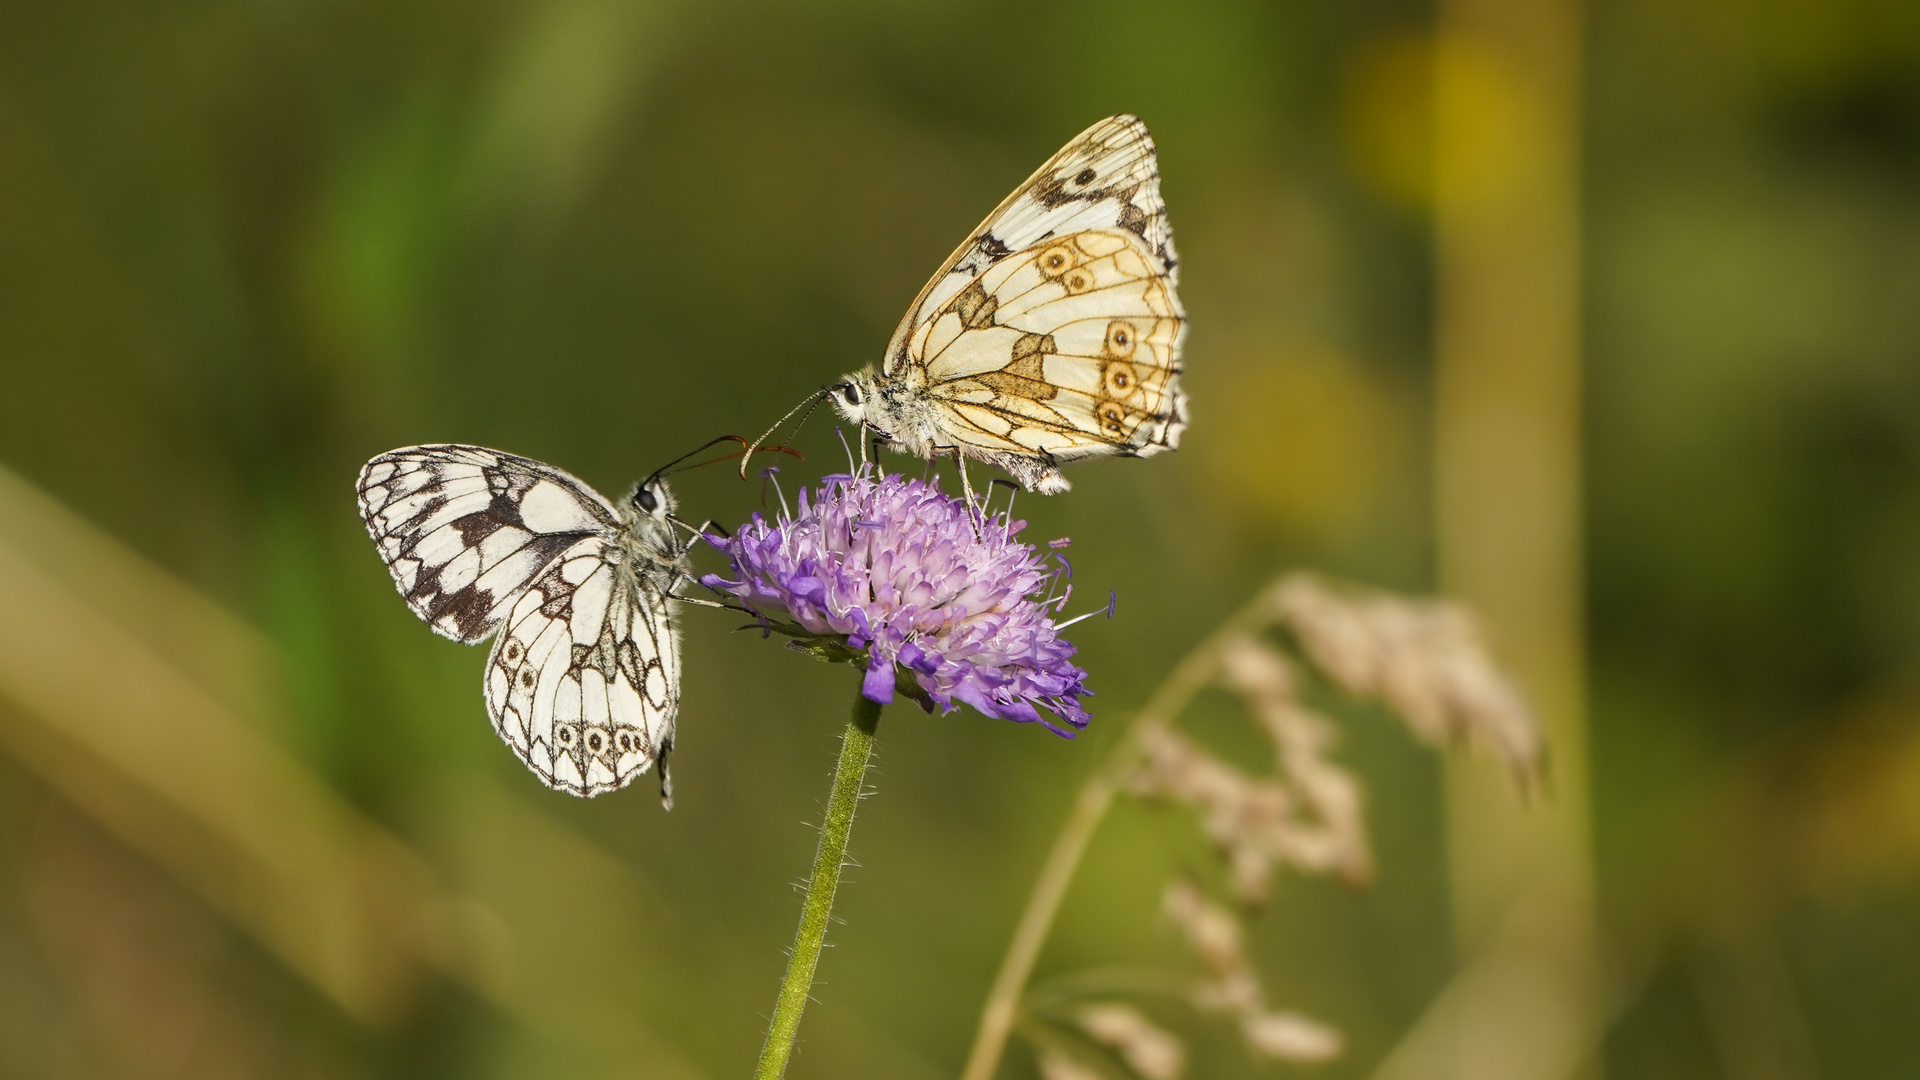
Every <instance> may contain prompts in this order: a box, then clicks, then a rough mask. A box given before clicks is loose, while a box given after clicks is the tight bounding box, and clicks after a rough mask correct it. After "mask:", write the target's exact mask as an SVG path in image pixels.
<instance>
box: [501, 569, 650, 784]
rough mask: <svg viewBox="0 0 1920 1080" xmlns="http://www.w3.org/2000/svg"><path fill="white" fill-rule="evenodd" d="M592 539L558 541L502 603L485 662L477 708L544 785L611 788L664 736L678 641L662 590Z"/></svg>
mask: <svg viewBox="0 0 1920 1080" xmlns="http://www.w3.org/2000/svg"><path fill="white" fill-rule="evenodd" d="M617 559H618V556H617V554H616V553H615V552H614V551H613V549H612V548H611V546H610V545H608V544H607V543H606V542H605V541H603V540H601V539H598V538H588V539H585V540H581V541H579V542H578V543H577V544H575V545H574V546H573V547H572V548H570V549H569V550H568V551H566V552H565V553H564V554H563V555H562V556H561V558H560V559H559V560H557V561H556V562H555V563H554V564H553V565H552V566H551V567H549V568H548V569H547V571H546V572H545V573H544V574H542V575H541V576H540V578H539V579H538V580H536V581H535V582H533V583H532V585H530V586H529V587H528V589H527V591H526V592H525V593H524V594H523V595H522V596H521V597H520V599H519V601H518V602H517V603H516V604H515V605H514V608H513V612H512V614H511V615H510V616H509V617H508V619H507V623H506V628H505V629H504V630H503V631H502V632H501V634H500V637H499V640H497V641H495V642H494V646H493V652H492V655H491V656H489V657H488V661H487V683H486V689H487V711H488V712H489V713H490V714H491V715H492V717H493V724H494V730H495V731H497V732H498V733H499V735H500V737H501V738H502V739H504V740H505V741H506V743H507V745H508V746H510V747H512V748H513V752H514V753H515V754H516V755H518V756H519V758H520V760H521V761H523V762H525V763H526V765H527V767H528V768H530V769H532V770H533V771H534V773H535V775H537V776H539V777H540V779H541V780H542V781H544V782H545V783H546V784H547V785H548V786H550V787H554V788H559V789H561V790H563V791H570V792H572V793H573V794H575V795H587V796H590V795H597V794H600V793H601V792H604V791H612V790H615V789H617V788H620V787H623V786H625V785H626V783H627V782H628V781H630V780H632V779H633V778H634V777H635V776H638V775H640V774H641V773H643V772H645V771H647V769H648V767H649V766H651V765H652V764H653V763H654V761H655V760H657V759H658V758H659V757H660V756H661V754H662V753H663V752H664V751H665V750H666V749H668V748H670V747H671V745H672V740H673V721H674V714H675V712H676V709H677V707H678V704H679V700H678V696H679V685H680V663H679V644H678V641H677V639H676V638H675V636H674V633H673V628H672V626H671V624H670V622H669V612H668V608H667V604H666V598H665V596H663V595H662V594H661V592H660V590H659V589H658V587H657V586H656V585H655V584H654V583H653V582H652V581H651V580H649V579H648V578H647V577H646V576H645V575H644V574H640V575H636V574H632V573H631V572H630V571H629V569H628V568H626V567H624V566H621V565H620V564H619V562H618V561H617Z"/></svg>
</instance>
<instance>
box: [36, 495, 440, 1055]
mask: <svg viewBox="0 0 1920 1080" xmlns="http://www.w3.org/2000/svg"><path fill="white" fill-rule="evenodd" d="M0 519H3V520H5V521H6V523H7V524H6V526H5V529H4V532H3V534H0V597H4V598H5V599H4V602H0V695H4V697H5V698H6V699H8V700H9V701H11V702H12V703H13V704H14V705H15V706H17V708H14V709H10V710H8V711H7V712H6V714H5V717H4V722H3V723H0V743H4V745H5V746H6V748H7V749H8V750H9V751H11V752H12V753H13V754H15V755H16V756H17V757H19V758H20V760H21V761H23V762H24V763H26V764H27V765H28V766H30V767H31V768H33V769H34V770H35V771H37V772H38V773H40V774H41V775H42V776H43V777H45V778H46V780H47V781H48V782H49V783H50V784H52V785H53V786H54V787H55V788H56V789H58V790H59V791H61V792H62V793H63V794H64V795H65V796H66V797H68V798H69V799H71V800H72V801H73V802H74V803H75V804H76V805H78V806H80V807H81V808H83V809H85V810H86V811H87V812H88V813H90V814H92V815H93V816H95V817H96V818H98V819H99V820H100V821H101V822H102V823H104V824H105V825H107V826H108V827H109V828H111V829H112V830H114V831H115V832H116V833H118V834H119V835H120V836H121V837H122V838H124V839H125V840H127V841H128V842H129V843H131V844H132V845H134V846H135V847H136V848H138V849H139V850H141V851H144V852H146V853H147V854H148V855H149V856H151V857H153V858H154V859H156V860H157V861H158V862H160V863H161V864H162V865H164V866H167V867H168V868H169V869H171V870H173V871H174V872H175V873H176V874H178V875H179V876H180V877H181V878H182V879H183V880H184V881H185V882H186V883H187V884H188V885H189V886H190V887H191V888H193V889H194V890H195V891H197V892H198V893H199V894H200V895H201V896H202V897H204V898H205V899H206V900H207V902H208V903H210V904H212V905H213V906H214V907H215V908H216V909H218V910H219V911H221V912H222V913H224V914H225V915H226V916H228V917H229V918H231V919H233V920H234V921H235V922H236V923H238V924H240V925H241V926H243V927H245V928H246V929H247V930H248V931H250V932H252V933H253V934H254V935H255V936H256V937H258V938H259V939H260V941H261V942H262V943H264V944H265V945H266V946H267V947H268V948H269V949H270V950H271V951H273V952H274V953H275V954H276V955H278V956H279V957H280V958H281V959H282V960H284V961H285V962H286V963H287V964H288V965H289V966H290V967H292V968H293V969H294V970H295V971H297V972H299V973H300V974H301V975H302V976H303V977H305V978H306V979H308V980H309V981H311V982H312V983H313V984H314V985H315V986H317V987H319V988H320V989H321V990H322V991H323V992H325V993H326V994H327V995H328V996H329V997H331V998H333V999H334V1000H335V1001H336V1002H338V1003H339V1004H340V1005H341V1006H342V1007H343V1008H345V1009H346V1010H347V1011H348V1012H350V1013H352V1014H353V1015H355V1016H357V1017H359V1018H361V1019H363V1020H368V1021H378V1020H380V1019H383V1018H385V1017H387V1016H389V1015H391V1013H392V1012H393V1010H394V1009H395V1008H396V1007H397V1006H398V1005H399V1004H400V1003H401V1002H402V1001H403V1000H404V999H405V997H406V996H407V993H408V987H409V984H410V983H411V981H412V980H413V978H414V976H415V974H416V971H417V969H418V967H419V966H420V964H421V962H422V961H424V960H428V959H441V958H448V957H447V954H446V946H447V942H446V941H445V940H444V937H445V935H444V934H443V932H442V929H443V921H442V920H441V919H440V918H439V917H438V913H439V910H440V908H441V907H442V904H441V901H440V899H439V897H438V896H437V895H436V892H435V890H434V888H433V886H432V883H431V880H430V877H429V874H428V873H427V871H426V869H425V868H424V866H423V865H422V864H421V863H420V861H419V859H418V858H417V857H415V856H414V855H412V854H411V853H410V852H409V851H408V850H407V849H406V848H405V847H404V846H402V845H401V844H400V843H398V842H397V841H396V840H394V839H393V838H392V837H390V836H389V835H387V834H386V833H384V832H383V831H382V830H380V829H379V828H378V827H377V826H375V825H374V824H373V823H371V822H369V821H368V820H366V819H365V818H364V817H362V816H361V815H360V814H358V813H357V812H356V811H355V810H354V809H353V808H352V807H350V806H349V805H347V804H346V803H345V802H344V801H343V800H341V799H340V798H339V797H338V796H337V795H335V794H333V793H332V792H331V791H330V790H328V789H327V788H326V787H325V786H324V785H323V784H322V783H321V782H320V781H318V780H317V779H316V778H315V777H314V776H312V775H311V774H310V773H308V772H307V771H306V770H304V769H302V768H301V767H300V766H299V765H298V764H297V763H296V762H294V761H293V760H292V759H291V758H289V757H288V756H287V755H286V754H284V753H283V752H281V751H280V750H279V749H278V748H276V747H275V746H273V745H272V744H271V743H270V742H268V741H267V739H266V738H264V737H263V736H262V735H261V734H260V733H259V732H258V731H257V730H255V729H254V728H253V727H251V726H249V725H248V724H247V723H246V722H245V720H244V719H243V718H242V716H241V714H240V713H239V712H238V711H237V710H236V709H235V707H234V706H233V705H232V704H230V703H229V702H228V701H225V700H222V697H221V696H220V695H217V694H215V693H213V692H210V691H209V690H208V689H206V687H205V685H204V681H205V680H203V678H200V677H196V676H205V675H207V674H208V670H207V669H202V670H200V671H193V670H192V667H193V665H191V664H189V663H187V662H185V660H184V658H185V657H188V656H197V657H198V658H199V659H200V660H201V661H203V662H205V663H207V664H208V665H209V666H211V665H212V664H213V662H214V661H215V660H216V659H218V658H219V657H221V656H225V657H226V658H228V659H229V660H231V659H233V658H236V657H243V658H251V659H253V660H255V661H258V660H259V659H260V658H261V657H262V656H264V654H265V653H266V646H265V645H264V643H263V642H261V641H260V640H259V639H258V635H256V634H254V633H252V632H250V631H248V630H247V629H246V628H245V626H244V624H240V623H239V622H238V620H234V619H232V617H231V616H224V615H223V614H222V613H220V612H219V609H218V608H217V606H215V605H213V604H212V603H211V602H209V601H206V600H204V599H203V598H199V597H197V596H195V595H194V594H193V593H192V592H191V590H188V589H186V588H185V587H184V586H181V585H179V584H177V583H175V582H172V581H171V580H170V579H168V578H167V577H166V576H165V575H164V574H163V573H161V572H160V571H159V570H157V569H154V568H152V567H146V566H143V565H142V563H141V562H140V560H139V558H138V556H136V555H133V554H132V553H131V552H128V551H126V550H125V549H123V548H119V547H118V545H115V544H114V543H113V542H112V541H111V540H110V539H108V538H106V537H104V536H101V535H99V534H94V533H91V531H90V530H88V529H87V527H86V526H85V525H84V523H82V522H79V521H78V520H77V519H75V518H73V517H72V515H70V514H69V513H68V512H66V511H65V510H64V509H62V508H60V507H59V506H58V504H56V503H54V502H52V501H51V500H49V499H47V498H45V497H44V496H41V495H39V494H38V493H37V492H35V491H33V489H32V488H31V487H29V486H28V485H26V484H25V483H23V482H22V481H20V480H19V479H18V478H17V477H14V476H13V475H11V474H9V473H6V472H5V471H4V470H0ZM33 534H38V535H39V536H40V537H41V539H42V541H43V542H41V543H38V544H36V543H32V542H23V539H22V538H23V537H27V536H30V535H33ZM76 539H77V540H78V541H79V542H77V543H72V544H69V543H66V541H71V540H76ZM36 555H38V556H42V557H43V558H36V557H35V556H36ZM49 555H51V556H53V557H52V558H45V556H49ZM110 590H124V591H115V592H114V596H113V599H115V600H116V601H118V602H119V603H117V604H116V606H121V607H123V608H125V609H126V610H125V611H123V612H119V613H116V614H122V615H128V614H132V615H137V616H138V617H140V618H145V617H149V616H151V617H152V618H153V619H154V622H153V623H152V624H151V626H150V627H149V629H158V630H161V631H162V633H163V634H164V633H165V632H166V631H167V629H168V628H177V629H182V630H184V631H185V634H186V639H185V640H183V641H182V643H181V644H180V645H179V647H177V648H176V649H174V650H172V651H173V653H174V655H172V656H169V655H164V654H163V653H162V651H161V650H160V649H159V648H157V647H155V646H154V645H152V644H150V643H149V642H148V641H147V640H144V639H143V637H141V636H138V635H136V634H135V633H133V632H131V631H129V630H128V629H127V628H126V626H125V625H124V624H123V623H122V622H120V621H118V620H116V619H115V618H113V617H112V616H111V615H110V614H108V613H107V612H106V611H103V610H102V608H103V607H104V606H105V605H102V604H96V603H95V602H93V601H95V600H101V599H106V597H105V596H103V595H102V594H103V592H105V591H110ZM88 593H93V594H94V595H92V596H89V595H88ZM234 666H238V665H234ZM213 681H216V682H224V683H225V684H226V687H227V689H229V690H230V691H232V690H234V689H235V687H239V686H241V685H242V683H243V682H244V680H240V679H226V680H220V679H215V680H213ZM240 692H241V693H242V696H244V695H245V693H248V692H250V691H245V690H242V691H240Z"/></svg>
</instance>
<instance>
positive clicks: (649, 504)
mask: <svg viewBox="0 0 1920 1080" xmlns="http://www.w3.org/2000/svg"><path fill="white" fill-rule="evenodd" d="M633 505H635V506H637V507H639V508H640V509H641V510H643V511H645V512H646V513H649V514H651V513H653V512H654V511H655V510H658V509H659V508H660V500H659V499H656V498H654V495H653V490H652V489H651V488H645V487H643V488H641V489H640V490H638V491H635V492H634V493H633Z"/></svg>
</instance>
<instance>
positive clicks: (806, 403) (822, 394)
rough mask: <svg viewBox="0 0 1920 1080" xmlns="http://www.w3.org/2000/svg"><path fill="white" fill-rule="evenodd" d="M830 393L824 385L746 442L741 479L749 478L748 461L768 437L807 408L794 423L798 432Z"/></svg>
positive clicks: (742, 458) (765, 442)
mask: <svg viewBox="0 0 1920 1080" xmlns="http://www.w3.org/2000/svg"><path fill="white" fill-rule="evenodd" d="M830 393H832V391H831V390H830V389H828V388H827V387H824V386H823V387H821V388H820V391H819V392H818V393H816V394H812V395H810V396H808V397H807V398H805V399H803V400H802V401H801V402H800V404H798V405H795V406H794V407H793V408H791V409H788V410H787V415H785V416H783V417H781V418H780V419H778V420H775V421H774V422H773V426H772V427H770V428H768V429H767V430H765V431H763V432H761V433H760V437H759V438H757V439H755V440H753V442H752V443H749V444H746V446H747V452H746V454H745V455H744V456H743V457H741V459H740V479H742V480H745V479H746V478H747V462H748V461H751V460H752V459H753V455H754V453H755V452H756V451H758V450H759V449H760V448H761V447H762V446H765V445H766V444H767V440H768V439H771V438H773V433H774V432H776V431H779V430H780V427H781V425H783V424H785V423H786V422H787V421H789V420H791V419H793V414H794V413H797V412H799V411H800V410H801V409H805V410H807V415H806V416H803V417H801V418H800V423H798V424H796V425H794V432H795V433H796V434H798V433H799V430H800V428H802V427H805V426H806V423H807V421H808V420H809V419H810V418H811V417H812V416H813V410H815V409H817V408H819V407H820V403H821V402H823V401H825V400H827V395H828V394H830Z"/></svg>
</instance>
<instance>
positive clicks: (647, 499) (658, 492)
mask: <svg viewBox="0 0 1920 1080" xmlns="http://www.w3.org/2000/svg"><path fill="white" fill-rule="evenodd" d="M627 506H628V507H630V508H631V511H632V513H633V514H634V515H635V516H636V517H638V518H640V519H641V520H643V521H646V520H651V521H660V522H664V521H666V520H667V519H668V518H669V517H671V516H672V515H673V506H674V503H673V492H672V491H671V490H669V489H668V488H667V482H666V480H664V479H662V478H661V477H659V476H651V477H648V478H647V479H645V480H642V481H640V482H639V483H637V484H635V485H633V492H632V494H630V495H628V496H627Z"/></svg>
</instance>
